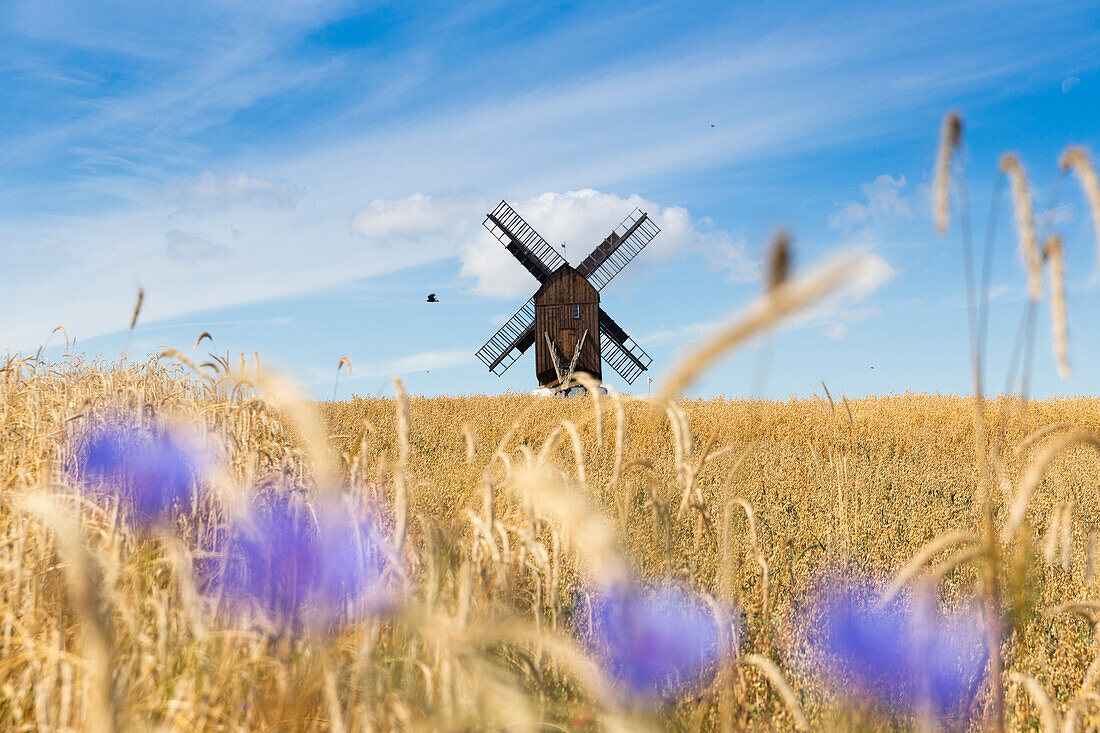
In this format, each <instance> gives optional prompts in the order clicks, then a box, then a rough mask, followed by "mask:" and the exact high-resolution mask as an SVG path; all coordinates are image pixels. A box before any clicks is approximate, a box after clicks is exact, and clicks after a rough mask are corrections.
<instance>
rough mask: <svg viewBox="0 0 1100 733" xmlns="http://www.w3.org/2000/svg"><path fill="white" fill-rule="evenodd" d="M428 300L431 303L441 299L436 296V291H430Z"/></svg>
mask: <svg viewBox="0 0 1100 733" xmlns="http://www.w3.org/2000/svg"><path fill="white" fill-rule="evenodd" d="M428 302H429V303H438V302H439V299H438V298H436V297H435V293H428Z"/></svg>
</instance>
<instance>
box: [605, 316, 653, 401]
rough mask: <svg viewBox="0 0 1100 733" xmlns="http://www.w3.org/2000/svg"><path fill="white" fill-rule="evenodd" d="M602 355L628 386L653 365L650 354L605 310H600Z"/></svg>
mask: <svg viewBox="0 0 1100 733" xmlns="http://www.w3.org/2000/svg"><path fill="white" fill-rule="evenodd" d="M600 354H601V356H603V360H604V361H605V362H607V365H608V366H609V367H611V368H612V369H614V370H615V373H616V374H618V375H619V376H620V377H622V378H623V379H624V380H625V381H626V383H627V384H634V380H635V379H637V378H638V375H639V374H641V373H642V372H644V371H645V370H646V369H649V365H650V364H652V363H653V359H651V358H650V356H649V354H647V353H645V350H644V349H642V347H641V346H638V344H637V343H635V342H634V339H632V338H631V337H630V335H629V334H627V332H626V331H624V330H623V329H622V327H621V326H620V325H619V324H617V323H615V321H614V320H612V318H611V316H609V315H607V313H605V312H604V310H603V308H600Z"/></svg>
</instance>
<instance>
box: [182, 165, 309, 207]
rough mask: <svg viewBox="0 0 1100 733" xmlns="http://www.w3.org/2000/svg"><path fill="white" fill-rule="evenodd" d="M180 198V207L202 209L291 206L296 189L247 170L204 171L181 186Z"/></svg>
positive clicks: (295, 197)
mask: <svg viewBox="0 0 1100 733" xmlns="http://www.w3.org/2000/svg"><path fill="white" fill-rule="evenodd" d="M182 198H183V201H182V208H183V209H185V210H188V211H193V212H196V213H205V212H207V211H216V210H220V209H228V208H231V207H233V206H239V205H253V206H270V207H287V206H292V205H293V204H294V203H295V201H297V199H298V193H297V192H296V191H294V189H293V188H291V187H290V185H289V184H288V183H286V182H285V181H270V180H267V179H264V178H256V177H253V176H250V175H248V174H247V173H236V174H233V175H231V176H228V177H224V178H220V177H218V176H217V175H215V174H214V173H212V172H210V171H206V172H205V173H203V174H202V176H201V177H200V178H199V180H197V181H195V182H194V183H192V184H190V185H188V186H187V187H186V188H185V189H184V191H183V197H182Z"/></svg>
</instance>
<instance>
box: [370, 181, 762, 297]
mask: <svg viewBox="0 0 1100 733" xmlns="http://www.w3.org/2000/svg"><path fill="white" fill-rule="evenodd" d="M509 203H510V204H511V205H512V207H513V208H514V209H515V210H516V211H518V212H519V214H520V215H521V216H522V217H523V218H524V220H526V221H527V223H528V224H530V225H531V226H532V227H534V229H535V230H536V231H537V232H539V234H541V235H542V236H543V237H545V238H546V240H547V241H548V242H549V243H550V244H551V245H552V246H554V247H555V248H558V249H559V251H561V250H560V247H561V245H562V243H565V254H566V256H567V258H568V259H569V261H570V262H571V263H572V264H574V265H576V264H579V263H580V261H581V260H582V259H584V258H585V257H587V256H588V253H589V252H591V251H592V249H593V248H595V247H596V245H598V244H599V243H600V242H602V241H603V239H604V237H606V236H607V235H608V234H609V233H610V232H611V231H612V230H613V229H614V228H615V227H616V226H618V224H619V222H621V221H622V220H623V218H624V217H626V216H627V215H628V214H630V212H632V211H633V210H634V209H635V208H640V209H642V210H643V211H645V212H647V213H648V214H649V216H650V217H651V218H652V219H653V221H654V222H656V223H657V225H658V226H659V227H660V228H661V233H660V234H659V235H658V236H657V237H656V239H654V240H653V242H652V243H651V244H650V245H649V246H648V247H647V248H646V249H645V250H644V257H645V258H647V259H651V258H668V257H673V256H677V255H683V254H691V253H695V254H701V255H702V256H703V257H705V258H706V261H707V263H708V265H709V266H710V267H712V268H713V269H716V270H721V271H723V272H726V273H728V274H729V276H730V277H731V278H732V279H736V280H747V279H752V278H754V277H756V275H757V267H756V264H755V263H754V262H753V261H752V260H750V259H749V257H748V254H747V252H746V249H745V238H744V236H743V235H742V234H741V233H740V232H737V233H730V232H724V231H714V230H713V229H712V225H711V222H710V221H709V220H707V219H700V220H693V219H692V217H691V215H690V214H689V213H688V211H687V209H685V208H683V207H682V206H661V205H660V204H657V203H656V202H654V201H651V200H648V199H644V198H642V197H641V196H637V195H633V196H627V197H625V198H624V197H621V196H617V195H615V194H609V193H601V192H600V191H596V190H594V189H590V188H587V189H583V190H580V191H568V192H566V193H555V192H547V193H544V194H542V195H540V196H535V197H534V198H530V199H526V200H520V201H512V202H509ZM494 206H495V202H490V201H488V200H487V199H484V198H480V197H474V196H468V197H462V196H430V195H426V194H423V193H414V194H412V195H411V196H407V197H403V198H394V199H374V200H373V201H371V202H370V203H369V204H367V206H365V207H364V208H362V209H360V210H359V211H358V212H356V214H355V215H354V216H353V217H352V219H351V229H352V231H354V232H355V233H356V234H359V235H360V236H363V237H365V238H367V239H370V240H372V241H373V242H375V243H377V244H381V245H392V244H394V243H398V244H401V245H404V246H410V245H411V246H413V247H421V248H428V249H431V250H432V251H433V253H434V254H435V255H436V256H448V255H451V254H457V255H458V257H459V258H460V259H461V262H462V269H461V274H462V276H463V277H466V278H470V279H472V280H473V285H472V289H473V291H474V292H475V293H478V294H481V295H490V296H495V297H500V298H514V297H519V296H521V295H524V294H529V293H530V292H531V290H532V285H533V284H534V282H533V281H532V279H531V276H530V275H529V274H528V273H527V271H526V270H524V269H523V267H522V266H520V265H519V264H518V263H517V262H516V261H515V259H514V258H513V257H512V256H511V255H510V254H509V253H508V251H507V250H505V249H504V247H502V246H501V244H500V242H498V241H497V240H496V238H495V237H493V236H492V235H491V234H490V233H489V232H488V231H486V230H485V228H484V227H482V226H481V222H482V221H483V220H484V218H485V214H486V212H488V211H489V210H491V209H492V208H493V207H494Z"/></svg>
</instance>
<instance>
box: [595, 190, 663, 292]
mask: <svg viewBox="0 0 1100 733" xmlns="http://www.w3.org/2000/svg"><path fill="white" fill-rule="evenodd" d="M660 233H661V228H660V227H658V226H657V224H655V223H654V221H653V220H652V219H650V218H649V214H647V213H645V212H644V211H642V210H641V209H634V211H633V212H631V214H630V216H628V217H626V218H625V219H623V221H622V223H621V224H619V226H617V227H615V230H614V231H613V232H611V234H608V235H607V239H605V240H603V242H601V243H600V245H599V246H598V247H596V249H594V250H592V254H590V255H588V257H586V258H584V262H582V263H581V264H580V265H578V266H577V272H579V273H580V274H581V275H583V276H584V277H586V278H588V282H590V283H592V285H593V287H595V288H596V290H603V288H604V286H605V285H607V284H608V283H609V282H611V278H613V277H615V276H616V275H618V274H619V272H621V271H622V269H623V268H624V267H626V265H627V263H629V262H630V261H631V260H632V259H634V258H635V257H637V255H638V253H639V252H641V251H642V250H643V249H645V246H646V245H647V244H649V243H650V242H651V241H653V238H654V237H656V236H657V235H658V234H660Z"/></svg>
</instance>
